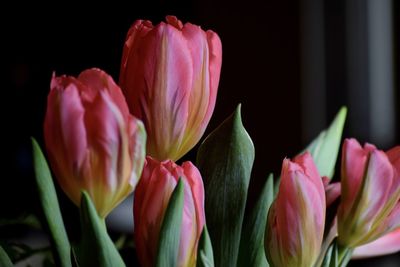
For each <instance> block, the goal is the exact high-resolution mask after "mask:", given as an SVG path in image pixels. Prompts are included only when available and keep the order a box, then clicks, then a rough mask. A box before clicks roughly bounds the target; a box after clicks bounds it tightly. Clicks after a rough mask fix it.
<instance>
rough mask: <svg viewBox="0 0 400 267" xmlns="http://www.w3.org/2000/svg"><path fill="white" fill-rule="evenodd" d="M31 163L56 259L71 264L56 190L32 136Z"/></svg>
mask: <svg viewBox="0 0 400 267" xmlns="http://www.w3.org/2000/svg"><path fill="white" fill-rule="evenodd" d="M32 147H33V164H34V169H35V177H36V183H37V186H38V190H39V198H40V202H41V204H42V208H43V211H44V215H45V217H46V221H47V224H48V227H49V230H50V234H51V238H52V241H53V244H54V246H55V250H56V251H57V255H55V258H56V261H58V262H59V265H60V266H62V267H70V266H71V255H70V251H71V246H70V243H69V241H68V236H67V233H66V231H65V228H64V222H63V219H62V216H61V211H60V206H59V204H58V199H57V194H56V190H55V188H54V184H53V179H52V177H51V174H50V170H49V167H48V165H47V162H46V159H45V157H44V155H43V153H42V151H41V149H40V147H39V144H38V143H37V142H36V140H35V139H34V138H32Z"/></svg>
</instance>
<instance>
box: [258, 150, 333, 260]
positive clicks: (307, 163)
mask: <svg viewBox="0 0 400 267" xmlns="http://www.w3.org/2000/svg"><path fill="white" fill-rule="evenodd" d="M325 205H326V203H325V191H324V185H323V183H322V179H321V176H320V175H319V173H318V170H317V167H316V166H315V164H314V161H313V159H312V157H311V155H310V154H309V153H308V152H306V153H304V154H302V155H300V156H298V157H296V158H295V159H294V161H293V162H292V161H290V160H288V159H285V160H284V161H283V166H282V173H281V184H280V186H279V192H278V195H277V197H276V199H275V201H274V202H273V204H272V206H271V210H270V211H269V214H268V223H267V229H266V238H265V250H266V254H267V257H268V259H269V261H270V263H271V264H272V266H285V267H310V266H313V265H314V264H315V262H316V261H317V259H318V255H319V253H320V250H321V245H322V238H323V234H324V224H325Z"/></svg>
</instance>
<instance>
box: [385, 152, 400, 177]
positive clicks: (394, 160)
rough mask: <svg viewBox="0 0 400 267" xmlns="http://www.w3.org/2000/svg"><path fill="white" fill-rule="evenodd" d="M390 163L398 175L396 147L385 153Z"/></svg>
mask: <svg viewBox="0 0 400 267" xmlns="http://www.w3.org/2000/svg"><path fill="white" fill-rule="evenodd" d="M386 155H387V156H388V158H389V160H390V162H391V163H392V164H393V166H394V167H395V168H396V170H397V172H398V173H400V146H396V147H394V148H392V149H390V150H389V151H387V152H386Z"/></svg>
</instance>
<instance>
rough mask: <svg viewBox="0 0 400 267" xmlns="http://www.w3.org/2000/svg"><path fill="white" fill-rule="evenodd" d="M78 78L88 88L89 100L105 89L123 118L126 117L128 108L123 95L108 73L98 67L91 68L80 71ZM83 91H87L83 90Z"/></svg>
mask: <svg viewBox="0 0 400 267" xmlns="http://www.w3.org/2000/svg"><path fill="white" fill-rule="evenodd" d="M78 80H79V81H81V82H82V83H83V84H85V85H86V86H87V88H90V92H89V94H90V99H89V102H92V101H93V99H94V98H95V96H96V95H97V94H98V93H99V92H100V91H107V93H108V95H109V96H110V98H111V99H112V102H113V103H115V105H116V106H117V107H118V108H119V109H120V112H121V113H122V114H123V116H124V119H125V120H127V119H128V115H129V109H128V105H127V103H126V101H125V97H124V95H123V94H122V91H121V89H120V88H119V86H118V85H116V84H115V82H114V80H113V78H112V77H111V76H110V75H108V74H107V73H105V72H104V71H102V70H100V69H96V68H93V69H88V70H85V71H83V72H81V74H80V75H79V77H78ZM85 93H87V92H86V91H85Z"/></svg>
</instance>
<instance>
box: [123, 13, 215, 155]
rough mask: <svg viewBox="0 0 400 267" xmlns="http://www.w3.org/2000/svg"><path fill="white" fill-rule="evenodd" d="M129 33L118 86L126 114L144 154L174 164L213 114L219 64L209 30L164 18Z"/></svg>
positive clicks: (139, 23) (142, 23)
mask: <svg viewBox="0 0 400 267" xmlns="http://www.w3.org/2000/svg"><path fill="white" fill-rule="evenodd" d="M166 21H167V22H166V23H164V22H161V23H160V24H158V25H157V26H153V25H152V23H151V22H150V21H147V20H146V21H144V20H138V21H136V22H135V23H134V24H133V25H132V27H131V28H130V29H129V32H128V34H127V37H126V41H125V46H124V50H123V55H122V63H121V73H120V85H121V88H122V89H123V91H124V93H125V96H126V98H127V102H128V105H129V108H130V111H131V113H132V114H133V115H135V116H136V117H138V118H139V119H141V120H143V122H144V125H145V127H146V131H147V136H148V142H147V154H148V155H150V156H152V157H154V158H157V159H158V160H166V159H171V160H177V159H179V158H180V157H182V156H183V155H184V154H186V153H187V152H188V151H189V150H190V149H191V148H193V146H194V145H196V143H197V142H198V141H199V139H200V138H201V136H202V135H203V133H204V131H205V129H206V127H207V124H208V122H209V120H210V118H211V115H212V113H213V110H214V106H215V100H216V96H217V88H218V83H219V75H220V70H221V61H222V47H221V41H220V39H219V37H218V35H217V34H216V33H214V32H213V31H210V30H208V31H203V30H202V29H201V28H200V27H199V26H196V25H193V24H190V23H186V24H184V25H183V24H182V22H181V21H179V20H178V19H177V18H176V17H173V16H167V18H166Z"/></svg>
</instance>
